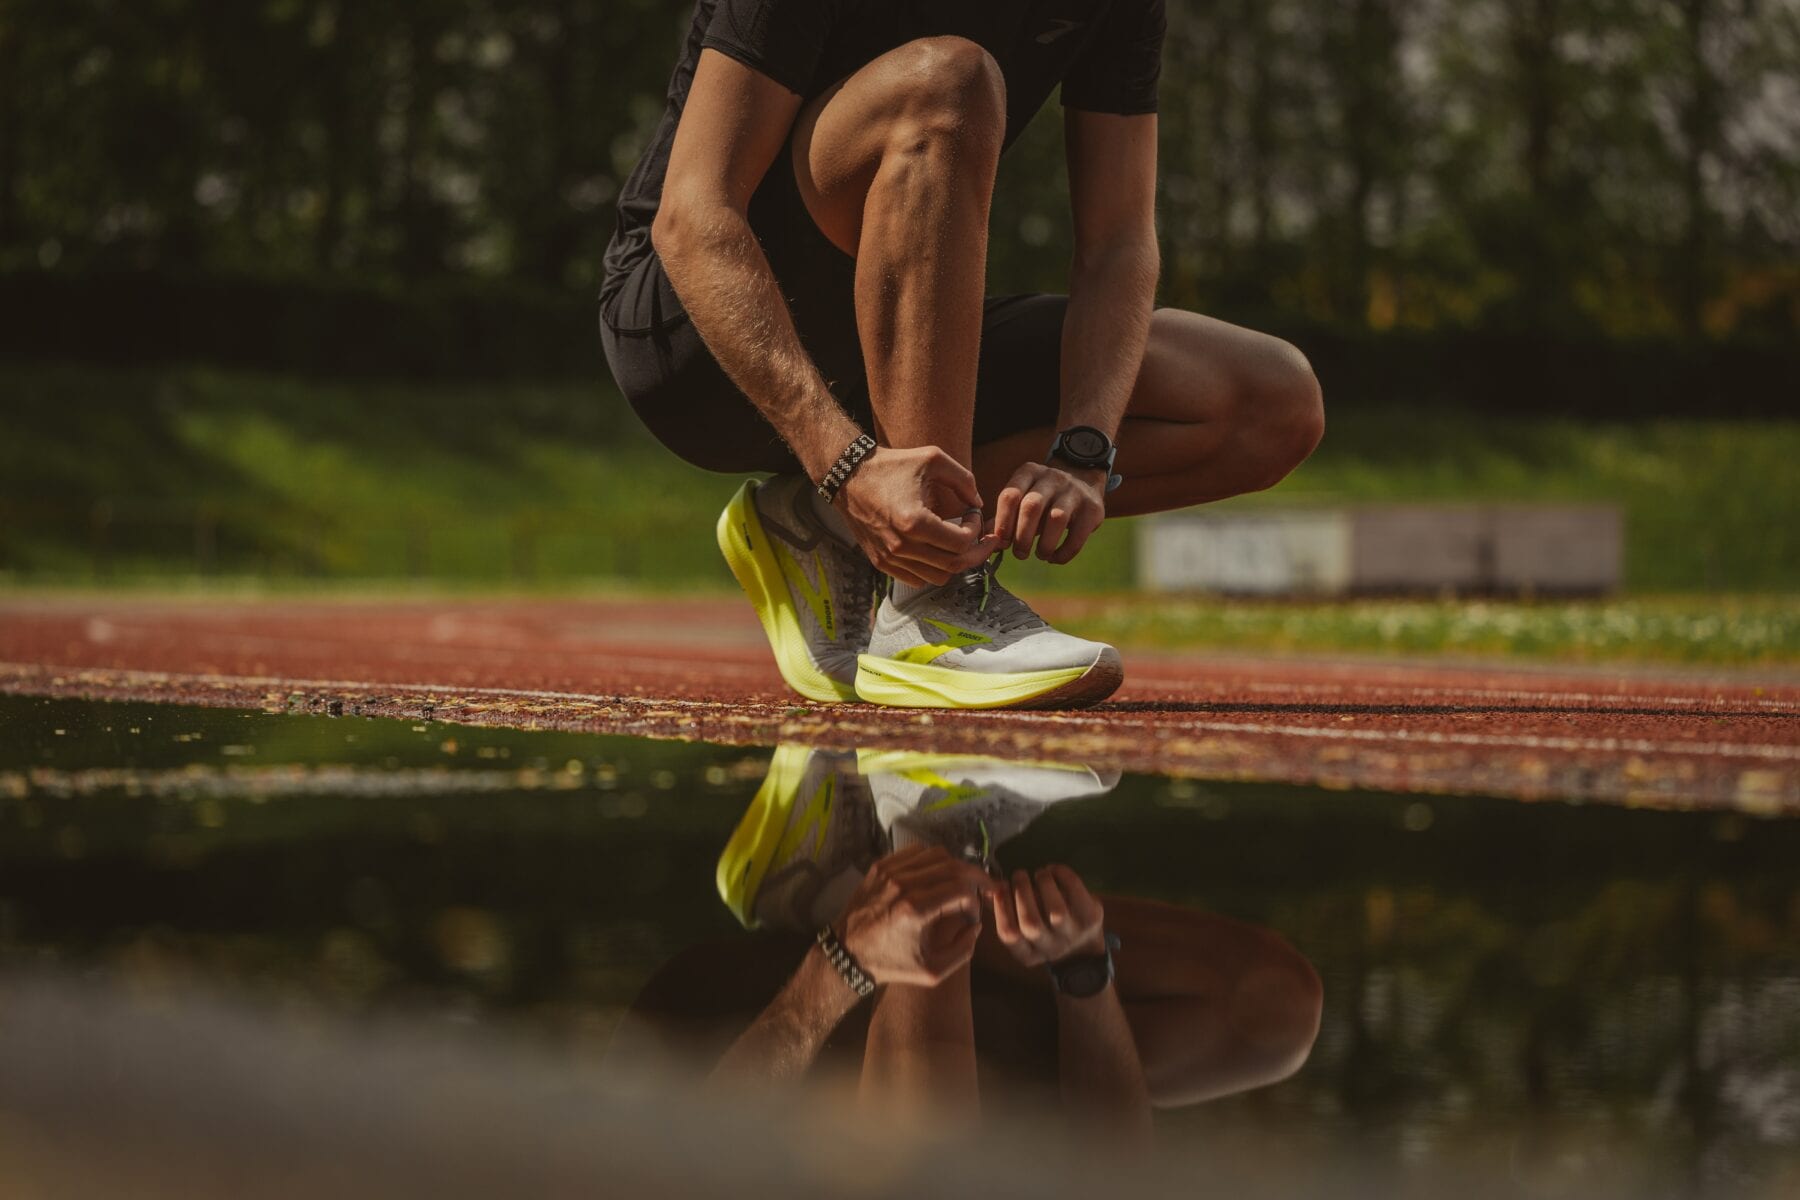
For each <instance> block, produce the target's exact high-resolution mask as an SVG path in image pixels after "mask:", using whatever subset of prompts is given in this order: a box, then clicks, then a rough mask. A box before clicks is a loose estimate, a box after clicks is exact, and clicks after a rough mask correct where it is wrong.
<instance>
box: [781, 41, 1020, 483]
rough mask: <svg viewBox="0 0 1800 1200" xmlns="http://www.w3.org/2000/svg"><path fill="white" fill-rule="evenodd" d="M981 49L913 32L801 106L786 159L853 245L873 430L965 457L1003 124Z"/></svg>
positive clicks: (812, 208)
mask: <svg viewBox="0 0 1800 1200" xmlns="http://www.w3.org/2000/svg"><path fill="white" fill-rule="evenodd" d="M1005 124H1006V104H1005V84H1004V82H1003V80H1002V79H1001V76H1000V69H999V67H998V66H997V65H996V64H995V62H994V60H993V59H992V57H990V56H989V55H988V53H987V52H986V51H985V50H983V49H981V47H979V46H977V45H976V44H975V43H973V42H970V41H967V40H965V39H962V38H955V37H940V38H926V39H922V40H919V41H915V42H909V43H908V44H906V45H904V46H901V47H898V48H897V49H895V50H892V51H890V52H888V53H887V54H884V55H882V56H881V57H880V58H878V59H876V60H875V61H873V62H871V63H869V64H868V65H867V66H865V67H863V68H862V69H861V70H859V71H857V72H856V74H854V75H852V76H850V77H849V78H848V79H846V80H844V81H843V82H842V83H840V84H839V85H838V86H837V87H836V88H835V89H833V90H832V91H830V92H827V93H826V94H825V95H823V96H821V97H819V98H818V99H817V100H815V101H813V102H812V103H811V104H809V105H808V106H807V107H806V108H805V109H803V110H802V111H801V114H800V117H799V119H798V121H797V122H796V123H795V126H794V163H793V165H794V172H795V178H796V180H797V182H798V183H799V188H800V196H801V199H802V200H803V201H804V202H805V204H806V207H807V210H808V211H809V212H810V213H811V214H812V217H813V220H814V221H815V222H816V223H817V224H818V226H819V228H820V230H821V231H823V232H824V234H825V235H826V237H828V238H829V239H830V240H831V241H832V242H833V243H834V244H836V245H837V246H838V248H839V249H841V250H843V251H844V252H845V253H848V254H851V255H854V256H855V258H856V298H855V303H856V320H857V329H858V332H859V335H860V340H861V343H862V350H863V361H864V366H865V371H866V374H867V379H868V385H869V399H870V402H871V405H872V406H873V408H874V411H875V420H876V426H877V430H878V433H879V435H880V437H881V440H882V441H883V442H884V443H885V444H887V445H891V446H899V447H914V446H927V445H935V446H939V447H941V448H942V449H943V450H944V451H945V452H946V453H948V454H949V455H951V456H952V457H953V458H955V459H956V460H957V461H958V462H961V463H962V464H964V465H965V466H967V465H969V463H970V457H971V446H970V431H971V429H972V428H973V421H974V411H975V372H976V364H977V360H978V354H979V349H980V339H981V313H982V292H983V283H984V280H985V278H986V263H987V224H988V208H989V204H990V202H991V200H992V197H993V188H994V171H995V168H996V166H997V164H998V161H999V156H1000V145H1001V141H1002V138H1003V136H1004V133H1005Z"/></svg>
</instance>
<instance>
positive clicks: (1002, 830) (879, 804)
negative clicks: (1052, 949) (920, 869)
mask: <svg viewBox="0 0 1800 1200" xmlns="http://www.w3.org/2000/svg"><path fill="white" fill-rule="evenodd" d="M856 765H857V769H858V770H860V771H861V772H862V773H863V775H864V777H865V778H866V779H867V781H868V786H869V790H870V793H871V794H872V795H873V796H874V800H875V816H876V819H877V820H879V821H880V822H881V828H882V829H883V830H885V831H886V832H887V835H888V841H889V844H890V845H892V846H893V848H894V849H896V850H903V849H905V848H906V847H907V846H911V845H914V844H916V843H919V842H924V843H926V844H928V845H933V846H942V847H944V848H945V849H946V850H949V851H950V852H951V853H952V854H955V855H957V856H959V857H961V858H964V859H967V860H968V861H969V862H973V863H978V864H980V865H982V866H991V865H992V861H993V853H994V850H995V849H996V848H997V847H998V846H999V845H1000V844H1001V843H1002V842H1004V841H1007V840H1008V839H1010V838H1013V837H1016V836H1018V835H1019V834H1020V833H1022V832H1024V830H1025V827H1026V826H1027V825H1029V824H1031V823H1032V822H1033V821H1035V820H1036V819H1037V818H1038V817H1039V816H1040V815H1041V814H1042V813H1043V812H1044V810H1045V809H1047V808H1049V807H1050V806H1051V805H1052V804H1060V803H1063V802H1064V801H1068V800H1081V799H1085V798H1087V797H1090V796H1102V795H1105V794H1106V793H1107V792H1110V791H1112V790H1113V788H1115V787H1117V786H1118V784H1119V773H1118V772H1117V771H1111V770H1107V771H1102V770H1098V769H1096V768H1094V767H1089V766H1084V765H1081V764H1078V763H1068V764H1063V763H1048V762H1009V761H1007V760H1006V759H1002V758H991V757H989V756H987V755H982V754H929V753H919V752H917V751H912V750H859V751H857V754H856Z"/></svg>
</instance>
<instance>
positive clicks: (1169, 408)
mask: <svg viewBox="0 0 1800 1200" xmlns="http://www.w3.org/2000/svg"><path fill="white" fill-rule="evenodd" d="M1046 407H1047V409H1048V407H1049V406H1048V405H1047V406H1046ZM1324 430H1325V409H1324V403H1323V399H1322V397H1321V394H1320V391H1319V382H1318V380H1317V379H1316V378H1314V376H1313V373H1312V368H1311V366H1310V365H1308V363H1307V361H1306V358H1305V356H1303V355H1302V354H1301V353H1300V352H1299V351H1298V350H1296V349H1295V348H1294V347H1293V346H1291V345H1289V344H1288V343H1286V342H1284V341H1282V340H1280V339H1279V338H1274V337H1270V336H1269V335H1268V334H1264V333H1257V332H1256V331H1254V330H1250V329H1245V328H1243V327H1241V326H1237V325H1230V324H1227V323H1226V322H1224V321H1219V320H1215V319H1214V318H1212V317H1204V316H1201V315H1199V314H1197V313H1190V312H1182V311H1180V310H1178V309H1169V308H1164V309H1158V310H1157V311H1156V314H1155V315H1154V317H1153V318H1152V319H1151V322H1150V341H1149V344H1148V346H1146V347H1145V350H1144V362H1143V366H1142V368H1141V369H1140V370H1139V372H1138V379H1137V385H1136V387H1135V388H1134V389H1133V390H1132V393H1131V402H1130V405H1129V407H1128V408H1127V409H1126V415H1125V421H1124V423H1123V424H1122V425H1121V426H1120V429H1119V437H1118V443H1119V472H1120V474H1122V475H1123V476H1124V477H1125V482H1124V483H1123V484H1121V485H1120V487H1119V490H1118V491H1117V492H1115V493H1113V494H1112V495H1111V496H1110V497H1108V499H1107V506H1106V507H1107V514H1108V515H1109V516H1118V517H1125V516H1135V515H1137V514H1139V513H1150V512H1162V511H1165V510H1167V509H1171V508H1183V507H1186V506H1187V505H1190V504H1204V503H1206V502H1208V501H1211V500H1222V499H1224V498H1225V497H1227V496H1236V495H1239V494H1241V493H1243V492H1254V491H1260V490H1262V489H1263V488H1268V487H1273V486H1274V485H1275V484H1276V483H1279V482H1280V481H1281V480H1282V479H1283V478H1284V477H1286V475H1287V474H1288V472H1289V471H1292V470H1293V469H1294V468H1295V467H1296V466H1298V465H1300V463H1302V462H1304V461H1305V459H1306V457H1307V455H1309V454H1311V453H1312V451H1313V448H1314V447H1315V446H1317V445H1318V443H1319V438H1320V437H1321V436H1322V435H1323V433H1324ZM1054 436H1055V431H1054V430H1053V429H1052V428H1051V427H1050V426H1049V425H1048V424H1046V425H1044V426H1042V427H1040V428H1035V429H1026V430H1023V431H1020V432H1016V433H1011V434H1008V435H1006V436H1004V437H1001V438H998V439H996V440H994V441H991V442H988V443H986V444H984V445H982V446H980V447H979V448H977V450H976V453H975V476H976V479H977V481H978V482H979V483H980V485H981V494H982V496H983V497H990V496H994V495H997V494H999V491H1000V489H1001V488H1002V487H1003V486H1005V483H1006V480H1007V478H1008V476H1010V475H1011V474H1012V472H1013V470H1014V469H1015V468H1016V467H1017V466H1018V465H1019V464H1020V463H1022V462H1030V461H1038V460H1041V459H1042V458H1043V456H1044V451H1045V450H1046V449H1047V448H1048V447H1049V445H1050V441H1051V439H1052V438H1053V437H1054Z"/></svg>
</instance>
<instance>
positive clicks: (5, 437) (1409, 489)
mask: <svg viewBox="0 0 1800 1200" xmlns="http://www.w3.org/2000/svg"><path fill="white" fill-rule="evenodd" d="M0 392H3V393H4V395H5V398H6V404H5V408H4V412H5V416H4V418H0V420H3V421H4V425H3V426H0V582H8V583H11V584H14V585H27V586H41V585H77V586H87V585H93V584H103V585H106V586H138V585H144V584H147V583H148V584H154V585H161V586H166V585H168V584H170V583H174V582H182V583H188V582H191V581H193V580H195V579H202V580H204V581H206V586H209V587H219V586H231V585H232V584H233V583H234V582H241V581H244V580H254V581H255V583H256V585H257V586H259V587H276V588H288V587H296V586H298V587H311V586H318V585H321V584H324V585H329V586H333V587H338V586H345V585H375V586H378V587H393V586H396V585H400V584H423V585H426V586H430V587H434V588H450V589H456V590H462V589H467V588H477V589H491V588H495V587H511V588H523V589H526V590H546V589H550V590H575V589H586V588H592V587H596V586H608V587H626V588H632V589H651V590H654V589H656V588H664V587H679V588H682V589H683V590H689V591H692V590H714V589H716V590H720V591H725V590H729V589H731V587H732V584H731V580H730V577H729V575H728V574H727V572H726V571H725V569H724V566H723V564H722V563H721V562H720V561H719V558H718V554H717V552H716V550H715V549H714V547H713V545H712V536H711V529H712V522H713V520H714V518H715V516H716V514H717V512H718V509H719V507H720V506H721V505H722V504H723V503H724V501H725V499H726V498H727V497H728V496H729V494H730V491H731V489H732V488H733V487H734V486H735V481H734V480H733V479H732V478H729V477H726V476H719V475H713V474H709V473H707V472H704V471H699V470H696V469H693V468H691V467H688V466H686V465H685V464H683V463H681V462H679V461H677V460H676V459H675V458H674V457H673V456H671V455H669V454H668V453H666V452H665V451H664V450H663V449H662V448H661V447H660V446H658V445H656V444H655V443H654V442H653V441H652V440H651V439H650V438H649V437H648V436H647V435H646V434H644V432H643V431H642V429H641V428H640V427H639V426H638V424H637V422H636V421H635V419H634V418H633V417H632V416H631V414H630V412H629V410H628V409H626V407H625V406H624V404H623V403H622V402H621V401H620V400H619V398H618V396H617V394H616V393H615V392H613V391H611V390H610V388H609V387H608V386H607V385H605V384H604V383H603V382H601V381H599V380H598V379H596V381H595V382H594V383H593V384H592V385H583V384H570V383H559V384H508V385H462V386H455V387H444V386H437V385H415V384H369V383H324V382H316V381H299V380H293V379H286V378H276V377H269V376H262V375H255V374H247V373H238V372H223V371H216V370H208V369H202V368H191V369H180V370H172V369H171V370H141V371H119V370H106V369H100V368H92V367H85V366H73V365H71V366H62V367H27V366H0ZM1327 404H1328V408H1329V412H1330V427H1329V429H1328V431H1327V434H1326V438H1325V441H1324V444H1323V445H1322V446H1321V447H1320V448H1319V451H1318V453H1317V454H1315V455H1314V456H1313V458H1312V460H1311V461H1309V462H1308V463H1307V464H1306V465H1305V466H1303V467H1302V468H1301V469H1300V470H1299V471H1297V472H1296V473H1295V474H1294V475H1293V476H1292V477H1290V478H1289V479H1288V480H1287V481H1286V482H1285V483H1283V484H1282V485H1281V486H1280V487H1279V488H1276V489H1274V490H1272V491H1270V492H1266V493H1262V494H1259V495H1255V496H1247V497H1241V498H1239V499H1237V500H1233V501H1228V502H1226V506H1227V507H1237V506H1241V507H1251V506H1264V505H1271V504H1339V503H1357V502H1368V501H1384V500H1446V501H1452V500H1471V499H1504V500H1524V501H1532V500H1546V501H1551V500H1557V501H1610V502H1613V503H1616V504H1618V505H1620V506H1621V507H1622V508H1623V510H1624V511H1625V514H1626V528H1627V538H1628V544H1627V552H1626V580H1627V588H1628V590H1629V591H1630V592H1631V593H1633V594H1634V595H1657V596H1669V594H1675V595H1674V596H1672V597H1670V598H1666V599H1659V600H1654V601H1648V600H1637V599H1633V600H1631V601H1629V602H1625V603H1613V604H1600V605H1585V606H1584V605H1515V606H1507V605H1468V604H1446V605H1436V604H1431V603H1417V604H1343V605H1291V606H1281V605H1255V604H1249V605H1246V604H1230V605H1227V604H1220V603H1209V602H1196V603H1188V602H1180V603H1162V602H1158V603H1156V604H1153V605H1146V604H1142V603H1140V604H1138V605H1135V606H1131V607H1129V608H1127V609H1120V610H1118V611H1117V612H1114V613H1113V614H1112V615H1110V616H1107V617H1105V618H1104V623H1103V624H1101V625H1097V626H1095V627H1094V628H1095V631H1096V632H1108V633H1111V634H1114V635H1119V636H1125V635H1127V634H1129V637H1130V638H1131V639H1134V640H1143V639H1148V640H1152V641H1160V642H1167V643H1171V644H1173V643H1181V644H1194V643H1204V644H1214V645H1239V644H1241V645H1245V646H1256V647H1268V646H1280V645H1293V646H1304V647H1309V648H1326V647H1332V648H1346V647H1350V648H1364V647H1367V648H1377V649H1384V650H1387V649H1394V650H1405V649H1444V648H1449V649H1467V650H1469V651H1472V652H1473V651H1483V650H1492V649H1508V650H1513V651H1517V652H1526V653H1541V652H1555V653H1576V654H1596V655H1607V654H1611V653H1613V652H1614V648H1615V647H1617V648H1620V650H1621V652H1624V650H1627V649H1629V647H1631V646H1633V645H1637V646H1640V647H1644V648H1646V652H1649V653H1658V654H1662V655H1664V656H1666V657H1673V658H1686V657H1705V655H1706V653H1707V652H1705V651H1703V650H1701V649H1699V647H1702V646H1705V645H1708V644H1716V645H1718V646H1720V647H1721V650H1720V652H1719V653H1720V655H1722V656H1723V658H1725V659H1730V660H1734V661H1762V660H1768V659H1769V658H1770V656H1773V657H1775V658H1780V657H1783V656H1788V657H1792V656H1793V655H1794V654H1795V647H1794V639H1795V635H1794V632H1793V627H1792V621H1793V618H1792V611H1791V610H1792V605H1791V603H1790V602H1789V598H1791V597H1793V596H1794V595H1796V594H1800V520H1797V519H1796V518H1797V517H1800V469H1796V467H1795V464H1796V463H1800V420H1796V421H1762V422H1707V421H1698V420H1668V419H1655V420H1647V421H1643V422H1635V423H1629V424H1627V423H1621V422H1584V421H1574V420H1560V419H1542V418H1524V417H1512V416H1506V415H1494V414H1482V413H1471V412H1466V411H1461V410H1456V409H1449V408H1445V409H1440V410H1435V411H1429V412H1421V411H1417V410H1398V409H1392V408H1382V407H1380V406H1371V405H1369V404H1367V403H1363V402H1358V401H1356V400H1355V399H1353V398H1346V399H1345V400H1343V401H1342V402H1340V403H1337V404H1335V405H1333V404H1332V400H1331V398H1328V399H1327ZM1129 461H1130V447H1129V446H1127V447H1125V448H1124V450H1123V452H1122V455H1121V465H1122V466H1123V467H1125V468H1126V469H1127V470H1128V469H1129ZM1131 524H1132V523H1131V522H1130V521H1115V522H1111V523H1109V524H1108V525H1107V526H1106V527H1105V528H1103V529H1102V530H1101V531H1100V533H1099V534H1098V535H1096V537H1095V539H1094V540H1093V541H1092V542H1091V543H1090V545H1089V547H1088V549H1087V550H1086V551H1085V552H1084V553H1083V555H1082V556H1081V558H1080V559H1078V560H1077V561H1076V562H1075V563H1074V564H1072V565H1071V566H1069V567H1067V568H1049V567H1046V566H1045V565H1043V564H1040V563H1023V564H1022V563H1016V562H1015V563H1013V564H1012V565H1010V566H1009V567H1008V578H1009V579H1010V580H1011V581H1013V582H1014V583H1015V584H1016V585H1017V586H1019V587H1020V588H1021V590H1024V591H1027V592H1028V593H1031V592H1043V591H1068V592H1118V591H1120V590H1121V589H1122V588H1124V587H1128V586H1129V582H1130V580H1131V578H1132V553H1133V538H1132V531H1131ZM1682 593H1732V594H1735V595H1738V596H1739V598H1738V599H1735V600H1732V601H1728V602H1721V601H1715V600H1713V599H1711V598H1706V599H1692V600H1686V599H1682V598H1680V594H1682ZM1758 593H1761V594H1763V595H1764V597H1765V598H1764V599H1758V598H1757V596H1756V594H1758ZM1721 605H1723V608H1721ZM1721 612H1723V613H1725V614H1726V615H1723V616H1721V615H1719V614H1720V613H1721ZM1715 617H1716V618H1717V622H1716V623H1717V625H1718V628H1719V632H1718V633H1717V634H1716V635H1715V634H1712V633H1708V632H1707V631H1708V630H1713V629H1714V627H1715V621H1714V618H1715ZM1634 622H1635V624H1634ZM1627 631H1629V632H1627ZM1651 646H1655V647H1659V648H1660V649H1655V650H1651V649H1648V648H1649V647H1651ZM1557 647H1561V648H1562V649H1560V650H1558V649H1556V648H1557Z"/></svg>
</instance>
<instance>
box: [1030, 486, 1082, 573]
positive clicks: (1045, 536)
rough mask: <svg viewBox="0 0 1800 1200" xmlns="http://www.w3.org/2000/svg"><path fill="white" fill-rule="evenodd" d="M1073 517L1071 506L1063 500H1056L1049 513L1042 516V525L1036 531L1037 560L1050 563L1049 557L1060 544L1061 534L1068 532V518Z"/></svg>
mask: <svg viewBox="0 0 1800 1200" xmlns="http://www.w3.org/2000/svg"><path fill="white" fill-rule="evenodd" d="M1073 515H1074V512H1073V510H1072V508H1071V506H1070V505H1069V503H1068V501H1066V500H1064V499H1061V498H1058V499H1057V500H1056V501H1055V502H1053V503H1052V504H1051V505H1050V508H1049V511H1048V512H1046V513H1045V514H1044V524H1043V526H1042V527H1041V528H1040V529H1039V530H1038V548H1037V556H1038V557H1039V558H1041V559H1043V560H1044V561H1045V562H1049V561H1050V555H1051V554H1052V553H1053V552H1054V551H1055V550H1056V548H1057V546H1059V545H1060V544H1061V543H1062V540H1063V534H1064V533H1066V532H1068V529H1069V518H1070V517H1071V516H1073Z"/></svg>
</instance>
